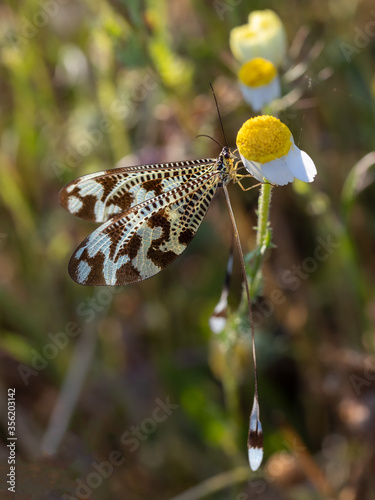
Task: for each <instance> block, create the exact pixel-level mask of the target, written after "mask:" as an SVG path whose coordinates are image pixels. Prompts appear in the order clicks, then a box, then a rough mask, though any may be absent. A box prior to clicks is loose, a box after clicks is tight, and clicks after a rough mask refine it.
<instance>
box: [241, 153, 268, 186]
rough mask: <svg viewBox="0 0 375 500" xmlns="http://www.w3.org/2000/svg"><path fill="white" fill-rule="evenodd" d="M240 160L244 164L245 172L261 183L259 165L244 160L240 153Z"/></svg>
mask: <svg viewBox="0 0 375 500" xmlns="http://www.w3.org/2000/svg"><path fill="white" fill-rule="evenodd" d="M240 156H241V160H242V163H243V164H244V167H245V168H246V170H247V171H248V172H249V173H250V174H251V175H253V176H254V177H255V178H256V179H258V181H259V182H263V174H262V170H261V164H260V163H258V162H256V161H250V160H248V159H247V158H245V157H244V156H243V155H242V154H241V153H240Z"/></svg>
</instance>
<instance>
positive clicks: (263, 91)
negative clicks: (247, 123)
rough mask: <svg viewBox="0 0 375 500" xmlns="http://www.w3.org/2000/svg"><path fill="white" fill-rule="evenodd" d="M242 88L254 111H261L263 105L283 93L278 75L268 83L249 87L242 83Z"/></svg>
mask: <svg viewBox="0 0 375 500" xmlns="http://www.w3.org/2000/svg"><path fill="white" fill-rule="evenodd" d="M240 88H241V91H242V95H243V97H244V99H245V101H246V102H247V103H248V104H250V106H251V107H252V108H253V110H254V111H260V110H261V109H262V108H263V106H265V105H266V104H269V103H270V102H271V101H273V100H274V99H276V98H278V97H280V95H281V89H280V79H279V77H278V76H275V78H273V80H272V81H271V82H270V83H267V85H259V86H257V87H249V86H247V85H244V84H243V83H241V84H240Z"/></svg>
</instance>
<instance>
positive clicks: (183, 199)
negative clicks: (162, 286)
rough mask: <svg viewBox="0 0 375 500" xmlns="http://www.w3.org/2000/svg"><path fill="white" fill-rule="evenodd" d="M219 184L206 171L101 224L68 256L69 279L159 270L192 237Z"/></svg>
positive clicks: (114, 281)
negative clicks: (69, 258) (69, 257)
mask: <svg viewBox="0 0 375 500" xmlns="http://www.w3.org/2000/svg"><path fill="white" fill-rule="evenodd" d="M220 183H221V179H220V176H219V174H218V172H217V171H215V170H213V169H211V172H209V173H205V174H203V175H201V176H200V177H199V179H198V180H192V181H188V182H186V183H185V184H183V185H182V186H179V187H176V188H174V189H171V190H169V191H168V192H166V193H162V194H161V195H159V196H156V197H155V198H153V199H152V200H147V201H144V202H142V203H140V204H138V205H136V206H135V207H133V208H131V209H129V210H128V211H127V212H126V213H125V214H122V215H121V216H119V217H116V218H114V219H111V220H109V221H108V222H106V223H104V224H103V225H102V226H100V227H99V228H98V229H97V230H96V231H94V232H93V233H92V234H91V235H90V236H88V237H87V238H86V239H85V240H84V241H83V242H82V244H81V245H80V246H79V247H78V249H77V250H76V252H75V253H74V254H73V256H72V258H71V260H70V263H69V273H70V275H71V277H72V278H73V279H74V280H75V281H76V282H77V283H80V284H82V285H90V286H92V285H124V284H128V283H134V282H137V281H142V280H144V279H147V278H150V277H151V276H153V275H154V274H156V273H158V272H159V271H161V270H162V269H164V268H165V267H166V266H168V265H169V264H170V263H171V262H173V261H174V260H175V259H176V258H177V257H178V256H179V255H180V254H181V253H182V252H183V251H184V250H185V248H186V247H187V245H188V244H189V243H190V241H191V240H192V238H193V237H194V236H195V234H196V232H197V230H198V227H199V226H200V224H201V222H202V220H203V218H204V216H205V214H206V213H207V210H208V207H209V205H210V203H211V200H212V198H213V196H214V194H215V193H216V191H217V189H218V187H219V186H220V185H221V184H220Z"/></svg>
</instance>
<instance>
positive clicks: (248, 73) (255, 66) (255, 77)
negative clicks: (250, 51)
mask: <svg viewBox="0 0 375 500" xmlns="http://www.w3.org/2000/svg"><path fill="white" fill-rule="evenodd" d="M275 76H276V68H275V66H274V65H273V64H272V63H271V61H267V59H263V57H256V58H255V59H252V60H251V61H248V62H246V63H245V64H243V65H242V67H241V69H240V71H239V73H238V78H239V79H240V81H241V82H242V83H243V84H244V85H247V86H248V87H260V86H261V85H267V84H268V83H270V82H271V81H272V80H273V79H274V78H275Z"/></svg>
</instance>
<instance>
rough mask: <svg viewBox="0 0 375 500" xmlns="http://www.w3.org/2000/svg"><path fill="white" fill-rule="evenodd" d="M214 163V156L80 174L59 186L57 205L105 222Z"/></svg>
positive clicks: (176, 185)
mask: <svg viewBox="0 0 375 500" xmlns="http://www.w3.org/2000/svg"><path fill="white" fill-rule="evenodd" d="M214 163H215V160H214V159H212V158H205V159H201V160H188V161H180V162H173V163H164V164H155V165H140V166H133V167H121V168H115V169H112V170H105V171H102V172H97V173H94V174H89V175H84V176H83V177H79V178H78V179H76V180H74V181H72V182H71V183H70V184H68V185H67V186H65V187H64V188H63V189H62V191H61V194H60V201H61V205H62V206H63V207H64V208H65V209H66V210H68V211H69V212H70V213H72V214H74V215H76V216H78V217H81V218H82V219H86V220H90V221H94V222H106V221H107V220H108V219H110V218H112V217H115V216H118V215H119V214H121V213H123V212H126V211H127V210H129V209H130V208H132V207H134V206H136V205H138V204H139V203H142V202H144V201H146V200H150V199H152V198H154V197H156V196H159V195H160V194H161V193H163V192H167V191H170V190H173V189H175V188H177V187H178V186H180V185H181V184H183V183H185V182H188V181H191V180H193V179H196V178H198V177H199V176H201V175H202V174H204V173H206V172H208V171H210V168H211V166H212V165H213V164H214Z"/></svg>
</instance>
